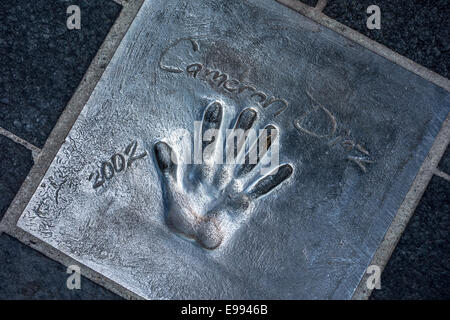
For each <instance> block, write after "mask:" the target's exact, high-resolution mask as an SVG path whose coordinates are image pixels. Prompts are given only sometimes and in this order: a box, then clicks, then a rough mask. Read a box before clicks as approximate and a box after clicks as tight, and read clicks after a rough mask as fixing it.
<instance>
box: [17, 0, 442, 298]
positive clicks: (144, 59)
mask: <svg viewBox="0 0 450 320" xmlns="http://www.w3.org/2000/svg"><path fill="white" fill-rule="evenodd" d="M449 109H450V97H449V94H448V93H447V92H446V91H445V90H443V89H441V88H439V87H437V86H435V85H433V84H431V83H429V82H427V81H425V80H423V79H422V78H420V77H418V76H416V75H414V74H412V73H410V72H408V71H406V70H404V69H402V68H400V67H399V66H397V65H395V64H393V63H391V62H389V61H387V60H385V59H383V58H381V57H379V56H377V55H376V54H374V53H373V52H370V51H368V50H367V49H364V48H362V47H360V46H359V45H356V44H354V43H353V42H351V41H349V40H347V39H345V38H343V37H342V36H339V35H337V34H336V33H334V32H333V31H330V30H328V29H326V28H324V27H321V26H319V25H318V24H317V23H315V22H312V21H311V20H309V19H307V18H305V17H303V16H301V15H299V14H297V13H295V12H293V11H291V10H290V9H288V8H286V7H283V6H282V5H280V4H278V3H276V2H274V1H271V0H257V1H256V0H229V1H220V0H209V1H184V0H148V1H146V2H145V3H144V4H143V6H142V7H141V9H140V12H139V14H138V15H137V17H136V19H135V21H134V22H133V24H132V26H131V27H130V29H129V31H128V33H127V34H126V36H125V37H124V39H123V41H122V43H121V45H120V46H119V48H118V49H117V51H116V53H115V55H114V57H113V59H112V61H111V63H110V64H109V66H108V67H107V69H106V70H105V72H104V74H103V76H102V78H101V80H100V81H99V83H98V85H97V87H96V89H95V90H94V92H93V94H92V95H91V97H90V99H89V101H88V103H87V104H86V106H85V107H84V109H83V111H82V113H81V114H80V116H79V118H78V120H77V121H76V123H75V125H74V126H73V128H72V130H71V131H70V133H69V135H68V137H67V139H66V142H65V143H64V144H63V145H62V147H61V149H60V151H59V152H58V154H57V156H56V157H55V159H54V161H53V162H52V164H51V166H50V168H49V170H48V171H47V173H46V175H45V177H44V179H43V180H42V182H41V184H40V186H39V187H38V189H37V190H36V192H35V194H34V196H33V197H32V199H31V201H30V202H29V204H28V206H27V207H26V209H25V211H24V213H23V214H22V216H21V218H20V219H19V222H18V226H19V227H20V228H22V229H24V230H25V231H27V232H29V233H31V234H33V235H35V236H36V237H38V238H40V239H42V240H43V241H45V242H47V243H49V244H50V245H52V246H54V247H55V248H57V249H58V250H60V251H62V252H64V253H66V254H67V255H69V256H71V257H73V258H74V259H76V260H77V261H79V262H80V263H82V264H84V265H86V266H88V267H90V268H92V269H93V270H95V271H98V272H99V273H101V274H103V275H105V276H106V277H108V278H109V279H111V280H113V281H115V282H117V283H119V284H120V285H122V286H124V287H126V288H127V289H129V290H131V291H133V292H135V293H137V294H138V295H141V296H142V297H145V298H163V299H166V298H167V299H168V298H181V299H183V298H193V299H195V298H198V299H213V298H225V299H227V298H229V299H233V298H236V299H237V298H240V299H246V298H254V299H257V298H263V299H264V298H268V299H270V298H272V299H278V298H280V299H299V298H344V299H345V298H350V297H351V296H352V294H353V292H354V290H355V288H356V287H357V285H358V283H359V280H360V279H361V277H362V275H363V273H364V272H365V270H366V268H367V265H368V264H369V262H370V260H371V257H372V256H373V254H374V252H375V250H376V249H377V246H378V245H379V243H380V241H381V240H382V239H383V236H384V233H385V232H386V230H387V228H388V226H389V225H390V223H391V222H392V219H393V216H394V215H395V213H396V211H397V209H398V207H399V206H400V204H401V202H402V200H403V198H404V196H405V194H406V193H407V191H408V189H409V186H410V185H411V182H412V181H413V179H414V177H415V175H416V173H417V171H418V169H419V167H420V165H421V163H422V162H423V160H424V158H425V156H426V154H427V152H428V150H429V148H430V147H431V144H432V142H433V139H434V137H435V135H436V134H437V132H438V130H439V128H440V126H441V124H442V122H443V121H444V119H445V116H446V115H447V113H448V112H449ZM250 110H251V111H250ZM219 114H220V116H218V115H219ZM242 114H247V116H246V119H247V120H246V121H247V125H248V126H255V127H258V128H264V127H266V128H267V127H268V126H269V127H271V128H274V129H275V132H276V133H277V139H278V141H279V156H280V158H279V164H280V167H279V169H280V170H278V172H277V174H275V175H270V177H271V178H270V179H269V178H268V176H267V175H265V174H260V172H261V171H260V170H247V171H249V173H248V174H245V175H239V174H232V175H231V176H229V177H228V179H226V180H227V183H222V182H221V180H220V179H219V180H218V179H207V178H204V177H206V176H208V175H207V174H206V175H205V174H204V172H205V168H204V167H201V168H198V167H196V166H193V167H191V168H190V169H189V170H184V171H186V172H185V173H186V176H188V177H191V181H190V184H189V183H183V181H184V180H183V179H179V180H177V179H172V178H173V177H174V176H177V177H178V176H180V175H181V173H180V171H183V170H182V168H178V167H176V166H174V165H173V163H171V162H170V161H169V160H168V158H167V156H166V155H167V154H166V153H167V152H168V150H171V149H173V151H175V153H177V154H178V155H180V154H182V153H183V151H184V150H183V147H182V145H181V143H180V141H181V139H182V138H183V137H182V134H181V133H180V132H183V131H181V129H184V130H187V131H189V132H191V133H193V130H194V122H195V121H202V120H203V124H202V125H203V126H205V123H209V124H208V126H214V125H216V126H218V127H220V128H221V129H223V128H231V127H233V125H234V124H235V123H236V125H235V126H238V123H239V116H240V115H242ZM249 114H250V116H249ZM253 116H254V121H253V120H252V121H250V120H248V119H249V117H250V118H251V117H253ZM205 121H206V122H205ZM208 121H209V122H208ZM250 122H251V124H250ZM244 127H245V124H244ZM184 132H186V131H184ZM259 165H261V164H259ZM174 168H175V169H174ZM208 170H209V169H208ZM208 170H206V172H209V171H208ZM184 171H183V172H184ZM214 171H220V168H218V167H214ZM238 171H239V170H238ZM238 171H237V172H238ZM173 172H175V173H173ZM189 172H193V173H192V174H189ZM235 172H236V171H235ZM202 177H203V178H202ZM229 186H232V187H229ZM230 199H231V200H230ZM174 208H175V209H174ZM186 208H193V209H192V210H190V209H189V210H187V211H186ZM217 208H219V209H217ZM194 211H195V212H200V215H201V218H198V217H197V216H196V215H194V214H192V212H194ZM203 211H204V213H202V212H203ZM210 212H212V214H213V217H214V219H213V220H211V219H209V218H208V217H210ZM168 217H169V218H168ZM170 217H171V218H170ZM174 217H175V218H174ZM180 217H181V218H180ZM193 217H194V218H193ZM205 217H206V218H205ZM216 217H219V218H217V220H215V219H216ZM190 218H192V219H193V220H192V219H191V220H189V219H190ZM200 221H201V222H200ZM203 221H208V223H203ZM210 221H213V222H212V223H209V222H210Z"/></svg>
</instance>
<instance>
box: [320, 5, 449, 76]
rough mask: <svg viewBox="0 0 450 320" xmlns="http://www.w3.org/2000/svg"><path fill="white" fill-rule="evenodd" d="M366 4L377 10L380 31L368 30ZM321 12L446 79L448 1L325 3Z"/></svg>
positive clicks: (447, 62)
mask: <svg viewBox="0 0 450 320" xmlns="http://www.w3.org/2000/svg"><path fill="white" fill-rule="evenodd" d="M370 5H378V6H379V7H380V10H381V29H380V30H376V29H374V30H369V29H368V28H367V27H366V21H367V18H368V17H369V14H367V13H366V10H367V8H368V7H369V6H370ZM324 13H325V14H326V15H328V16H329V17H331V18H334V19H336V20H337V21H339V22H341V23H343V24H345V25H347V26H348V27H350V28H352V29H354V30H357V31H359V32H361V33H362V34H364V35H366V36H368V37H369V38H371V39H373V40H375V41H377V42H379V43H381V44H383V45H385V46H387V47H388V48H390V49H392V50H394V51H396V52H397V53H399V54H401V55H404V56H405V57H407V58H409V59H411V60H413V61H415V62H417V63H418V64H421V65H423V66H425V67H427V68H429V69H431V70H433V71H435V72H436V73H439V74H441V75H443V76H444V77H447V78H449V77H450V41H449V40H448V39H450V28H449V18H448V17H449V16H450V5H449V2H448V0H434V1H421V0H398V1H390V0H328V4H327V6H326V7H325V10H324Z"/></svg>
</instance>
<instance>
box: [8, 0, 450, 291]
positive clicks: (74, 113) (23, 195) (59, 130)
mask: <svg viewBox="0 0 450 320" xmlns="http://www.w3.org/2000/svg"><path fill="white" fill-rule="evenodd" d="M114 1H115V2H116V3H118V4H120V5H122V7H123V8H122V11H121V13H120V15H119V17H118V18H117V20H116V21H115V23H114V25H113V26H112V27H111V29H110V31H109V33H108V35H107V37H106V38H105V41H104V42H103V44H102V45H101V47H100V49H99V51H98V52H97V54H96V56H95V57H94V59H93V61H92V62H91V65H90V66H89V69H88V70H87V72H86V74H85V75H84V77H83V79H82V81H81V83H80V85H79V86H78V88H77V90H76V92H75V94H74V95H73V96H72V98H71V100H70V101H69V103H68V105H67V107H66V109H65V110H64V112H63V113H62V115H61V117H60V118H59V120H58V122H57V124H56V125H55V127H54V128H53V130H52V132H51V134H50V136H49V138H48V139H47V141H46V143H45V145H44V147H43V148H42V150H39V149H37V148H36V150H35V148H33V146H32V145H30V146H29V148H31V150H32V151H33V158H34V160H35V164H34V166H33V168H32V169H31V171H30V173H29V174H28V176H27V177H26V179H25V181H24V182H23V184H22V186H21V188H20V190H19V192H18V193H17V194H16V197H15V198H14V200H13V201H12V203H11V205H10V207H9V208H8V210H7V212H6V213H5V215H4V217H3V220H2V221H1V222H0V234H1V233H2V232H5V233H7V234H9V235H11V236H13V237H15V238H17V239H18V240H20V241H21V242H23V243H24V244H26V245H28V246H30V247H32V248H33V249H35V250H38V251H39V252H41V253H43V254H44V255H46V256H48V257H49V258H51V259H53V260H56V261H58V262H60V263H62V264H63V265H65V266H69V265H73V264H77V265H80V266H81V264H80V263H79V262H77V261H76V260H74V259H73V258H70V257H69V256H67V255H65V254H63V253H61V252H60V251H58V250H57V249H55V248H53V247H51V246H50V245H48V244H46V243H44V242H43V241H41V240H39V239H37V238H35V237H33V236H32V235H30V234H29V233H27V232H24V231H23V230H22V229H20V228H18V227H17V225H16V224H17V220H18V219H19V217H20V215H21V214H22V212H23V210H24V209H25V207H26V205H27V203H28V202H29V200H30V199H31V197H32V195H33V194H34V192H35V190H36V188H37V187H38V185H39V183H40V181H41V180H42V178H43V176H44V175H45V172H46V171H47V169H48V167H49V166H50V163H51V161H52V160H53V158H54V157H55V155H56V153H57V152H58V150H59V148H60V147H61V145H62V143H63V142H64V140H65V137H66V136H67V134H68V133H69V131H70V129H71V127H72V125H73V124H74V122H75V121H76V119H77V118H78V115H79V114H80V112H81V110H82V108H83V107H84V105H85V104H86V102H87V100H88V98H89V96H90V94H91V93H92V91H93V89H94V88H95V86H96V84H97V82H98V81H99V80H100V77H101V75H102V73H103V70H104V69H102V68H100V65H102V64H105V63H109V61H110V60H111V58H112V56H113V54H114V52H115V50H116V49H117V47H118V45H119V43H120V41H121V40H122V38H123V36H124V35H125V33H126V31H127V30H128V27H129V26H130V24H131V22H132V21H133V19H134V17H135V16H136V14H137V12H138V10H139V8H140V7H141V5H142V3H143V1H144V0H114ZM276 1H277V2H279V3H281V4H283V5H285V6H287V7H289V8H291V9H293V10H295V11H297V12H299V13H300V14H302V15H304V16H306V17H308V18H310V19H312V20H314V21H315V22H317V23H319V24H321V25H323V26H325V27H327V28H329V29H331V30H333V31H335V32H337V33H339V34H341V35H343V36H344V37H346V38H348V39H350V40H352V41H354V42H356V43H358V44H360V45H362V46H363V47H365V48H367V49H369V50H371V51H373V52H375V53H376V54H378V55H380V56H382V57H384V58H386V59H388V60H390V61H392V62H394V63H396V64H398V65H400V66H401V67H403V68H405V69H407V70H409V71H411V72H414V73H415V74H417V75H419V76H421V77H422V78H424V79H426V80H428V81H430V82H432V83H434V84H436V85H438V86H440V87H442V88H444V89H445V90H447V91H450V81H449V80H448V79H446V78H445V77H442V76H440V75H438V74H436V73H434V72H432V71H430V70H428V69H427V68H425V67H423V66H421V65H419V64H417V63H415V62H413V61H411V60H410V59H407V58H405V57H403V56H401V55H399V54H397V53H395V52H393V51H392V50H390V49H388V48H386V47H385V46H383V45H381V44H379V43H377V42H375V41H373V40H371V39H369V38H367V37H365V36H363V35H362V34H360V33H358V32H356V31H354V30H352V29H350V28H348V27H347V26H345V25H343V24H341V23H339V22H337V21H335V20H333V19H331V18H329V17H328V16H326V15H324V14H323V13H322V10H323V9H324V8H325V6H326V0H319V1H318V2H317V5H316V7H315V8H313V7H310V6H307V5H305V4H303V3H301V2H299V1H295V0H276ZM0 134H3V135H6V136H8V132H6V133H5V132H0ZM10 138H12V139H13V140H16V139H14V136H11V137H10ZM18 139H20V138H18ZM449 140H450V115H449V116H448V117H447V119H446V121H445V123H444V124H443V126H442V128H441V130H440V132H439V134H438V136H437V137H436V139H435V141H434V143H433V146H432V148H431V150H430V152H429V154H428V156H427V157H426V159H425V161H424V162H423V164H422V166H421V168H420V170H419V172H418V174H417V176H416V178H415V180H414V182H413V184H412V185H411V188H410V190H409V192H408V194H407V195H406V197H405V199H404V201H403V203H402V205H401V207H400V209H399V210H398V212H397V214H396V216H395V217H394V220H393V222H392V224H391V226H390V227H389V229H388V231H387V233H386V235H385V237H384V240H383V242H382V243H381V244H380V246H379V247H378V249H377V251H376V252H375V255H374V257H373V259H372V262H371V264H372V265H378V266H379V267H380V268H381V269H383V268H384V267H385V265H386V263H387V261H388V260H389V258H390V256H391V254H392V252H393V250H394V248H395V246H396V244H397V242H398V240H399V239H400V236H401V234H402V233H403V230H404V228H405V226H406V224H407V223H408V221H409V219H410V217H411V216H412V214H413V213H414V209H415V207H416V206H417V204H418V202H419V201H420V198H421V197H422V194H423V192H424V191H425V189H426V187H427V185H428V183H429V181H430V180H431V177H432V176H433V174H437V175H440V176H443V175H444V176H443V177H444V178H446V177H447V178H448V175H445V174H443V173H441V172H440V171H438V169H437V164H438V163H439V160H440V159H441V157H442V155H443V154H444V152H445V149H446V147H447V145H448V143H449ZM17 142H18V143H21V144H24V143H25V144H26V141H17ZM81 273H82V274H83V275H84V276H85V277H87V278H88V279H90V280H92V281H94V282H96V283H98V284H100V285H102V286H104V287H105V288H107V289H109V290H111V291H113V292H114V293H116V294H118V295H121V296H122V297H124V298H127V299H140V298H141V297H139V296H138V295H136V294H135V293H133V292H131V291H129V290H127V289H126V288H124V287H122V286H120V285H118V284H117V283H115V282H114V281H112V280H110V279H108V278H106V277H104V276H103V275H101V274H99V273H98V272H96V271H94V270H92V269H90V268H88V267H86V266H81ZM366 277H367V276H363V277H362V280H361V282H360V284H359V286H358V288H357V289H356V291H355V293H354V295H353V299H367V298H368V297H369V296H370V293H371V291H370V290H368V289H367V288H366V285H365V283H366Z"/></svg>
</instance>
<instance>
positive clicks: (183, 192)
mask: <svg viewBox="0 0 450 320" xmlns="http://www.w3.org/2000/svg"><path fill="white" fill-rule="evenodd" d="M223 112H224V110H223V107H222V105H221V104H220V103H218V102H214V103H212V104H210V105H209V106H208V107H207V108H206V110H205V112H204V115H203V121H202V126H201V131H202V132H201V134H202V135H201V136H202V137H203V140H206V139H205V136H206V135H207V131H208V130H210V129H216V130H221V131H222V132H223V131H224V128H222V127H223V126H222V119H223ZM256 118H257V112H256V111H255V110H253V109H251V108H247V109H244V110H243V111H242V112H241V113H240V115H239V116H238V119H237V120H236V123H235V125H234V127H233V128H232V129H233V130H234V132H236V130H239V132H244V133H245V134H244V135H243V136H242V137H243V138H242V139H248V136H247V134H246V133H248V132H249V129H251V128H252V127H253V124H254V123H255V121H256ZM265 129H266V130H264V131H263V132H267V134H262V133H261V134H260V135H259V137H258V138H257V141H256V142H255V143H253V144H252V145H250V147H248V148H245V147H244V146H245V143H239V142H238V143H236V144H234V143H233V144H231V145H232V147H231V148H233V149H234V150H231V151H232V154H233V157H235V159H237V158H238V157H239V156H241V157H244V158H241V159H245V161H236V162H237V164H231V165H230V164H222V163H220V164H218V163H215V162H214V158H215V156H216V155H217V153H218V148H222V146H220V144H219V143H217V142H218V139H217V138H215V137H212V138H211V139H209V141H203V142H202V147H203V161H202V163H201V164H190V165H184V164H182V163H180V161H179V158H178V156H177V155H175V153H174V151H173V150H172V148H171V147H170V146H169V145H168V144H167V143H165V142H162V141H159V142H157V143H156V144H155V146H154V156H155V160H156V163H157V167H158V168H159V172H160V174H161V176H162V189H163V201H164V207H165V221H166V223H167V225H168V227H169V228H170V229H171V230H172V231H174V232H176V233H178V234H180V235H182V236H184V237H187V238H189V239H192V240H194V241H196V242H197V243H198V244H200V245H201V246H202V247H203V248H206V249H211V250H212V249H215V248H217V247H218V246H220V244H221V243H222V241H223V239H224V237H225V235H226V234H227V233H228V232H229V230H233V225H234V226H236V224H237V222H238V221H241V220H242V218H244V214H245V212H246V211H248V209H249V207H250V205H251V203H252V201H254V200H256V199H257V198H259V197H260V196H262V195H265V194H267V193H268V192H270V191H271V190H272V189H274V188H275V187H277V186H278V185H280V184H281V183H282V182H283V181H284V180H286V179H287V178H289V177H290V176H291V174H292V172H293V168H292V166H291V165H289V164H283V165H281V166H278V167H277V168H275V169H274V170H273V171H271V172H269V173H268V174H266V175H264V176H263V177H261V178H259V179H258V178H252V177H253V176H254V175H255V172H256V170H255V168H257V167H260V166H261V165H262V164H261V162H262V161H260V160H261V159H262V158H263V157H264V155H265V153H266V152H267V151H268V150H269V148H270V147H271V145H272V144H273V143H274V141H275V139H276V138H277V135H278V130H277V129H276V128H275V127H274V126H273V125H268V126H266V127H265ZM205 133H206V135H205ZM238 136H239V135H238ZM233 142H234V141H233ZM241 142H242V141H241ZM247 142H249V141H247ZM264 143H265V146H264V145H263V144H264ZM261 146H264V147H262V148H261ZM225 148H230V146H228V144H227V146H226V147H225ZM261 150H262V151H261ZM226 151H230V150H226ZM255 151H256V152H255ZM257 151H260V152H259V153H258V152H257ZM252 152H253V153H252ZM220 154H222V153H220ZM252 154H257V157H256V161H250V160H249V159H250V157H251V155H252ZM173 160H175V161H173ZM247 180H250V181H249V182H247V183H246V181H247Z"/></svg>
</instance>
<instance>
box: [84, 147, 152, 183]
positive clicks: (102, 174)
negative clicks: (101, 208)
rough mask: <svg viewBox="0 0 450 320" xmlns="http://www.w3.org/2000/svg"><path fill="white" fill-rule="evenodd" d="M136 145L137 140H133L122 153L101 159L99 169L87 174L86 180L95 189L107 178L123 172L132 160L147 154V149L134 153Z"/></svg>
mask: <svg viewBox="0 0 450 320" xmlns="http://www.w3.org/2000/svg"><path fill="white" fill-rule="evenodd" d="M137 146H138V145H137V141H133V142H131V143H130V144H129V145H128V146H127V147H126V148H125V151H124V153H123V154H122V153H116V154H114V155H113V156H112V157H111V159H110V160H109V161H103V162H102V163H101V164H100V169H97V170H96V171H94V172H92V173H91V174H90V175H89V179H88V180H89V181H92V188H94V189H97V188H98V187H100V186H102V185H103V184H104V183H105V182H106V181H107V180H110V179H112V178H113V177H114V176H115V175H116V174H118V173H120V172H125V171H126V170H127V169H128V168H130V167H131V164H132V163H133V162H134V161H136V160H139V159H142V158H144V157H145V156H147V151H144V152H142V153H141V154H139V155H136V150H137Z"/></svg>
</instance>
